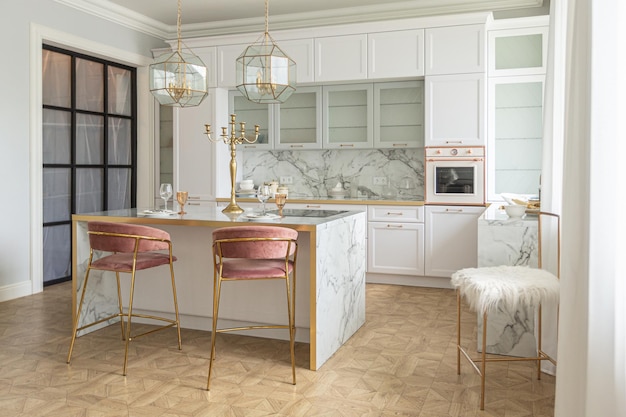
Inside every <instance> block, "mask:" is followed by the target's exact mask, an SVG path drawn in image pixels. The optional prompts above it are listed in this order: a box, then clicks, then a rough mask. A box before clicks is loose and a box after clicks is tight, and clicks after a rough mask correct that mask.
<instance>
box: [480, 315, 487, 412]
mask: <svg viewBox="0 0 626 417" xmlns="http://www.w3.org/2000/svg"><path fill="white" fill-rule="evenodd" d="M482 362H483V363H482V366H481V372H480V409H481V410H484V409H485V378H486V376H487V375H486V370H487V312H486V311H483V351H482Z"/></svg>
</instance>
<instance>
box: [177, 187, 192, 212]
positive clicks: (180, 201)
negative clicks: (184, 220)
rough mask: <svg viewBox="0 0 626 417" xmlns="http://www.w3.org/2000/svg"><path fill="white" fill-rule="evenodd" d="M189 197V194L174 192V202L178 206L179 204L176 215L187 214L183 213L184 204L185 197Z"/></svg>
mask: <svg viewBox="0 0 626 417" xmlns="http://www.w3.org/2000/svg"><path fill="white" fill-rule="evenodd" d="M188 196H189V193H188V192H187V191H177V192H176V201H178V204H180V211H179V212H178V214H180V215H183V214H186V213H187V212H186V211H185V203H186V202H187V197H188Z"/></svg>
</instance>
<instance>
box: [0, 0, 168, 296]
mask: <svg viewBox="0 0 626 417" xmlns="http://www.w3.org/2000/svg"><path fill="white" fill-rule="evenodd" d="M33 24H34V25H35V27H39V28H40V29H43V31H40V33H44V35H45V34H46V33H51V32H54V33H55V36H54V37H55V38H57V39H60V40H61V45H60V46H63V41H62V40H63V39H65V38H68V39H74V40H76V41H77V43H79V44H81V43H82V44H84V45H98V46H101V48H100V50H101V51H116V50H118V49H119V50H121V51H124V52H125V56H126V57H145V60H146V62H149V61H147V60H149V59H150V58H149V57H151V52H150V50H151V49H152V48H157V47H164V46H165V44H164V42H162V41H161V40H159V39H156V38H153V37H150V36H147V35H144V34H140V33H137V32H134V31H132V30H130V29H127V28H124V27H121V26H118V25H116V24H113V23H111V22H109V21H105V20H102V19H99V18H96V17H94V16H91V15H88V14H84V13H82V12H79V11H77V10H74V9H71V8H69V7H66V6H63V5H60V4H58V3H56V2H55V1H53V0H21V1H19V2H12V3H11V6H10V8H7V10H5V12H4V14H3V18H2V25H0V38H1V39H3V40H4V42H3V52H2V55H3V56H2V60H1V61H0V62H1V64H0V79H1V80H2V91H3V93H4V94H3V98H2V99H1V100H0V141H1V146H2V152H0V178H2V179H3V184H4V186H3V187H2V192H3V197H4V198H3V201H2V204H1V205H0V231H2V234H1V235H0V301H3V300H6V299H10V298H15V297H18V296H23V295H28V294H30V293H31V292H33V284H35V286H34V292H37V291H39V290H40V284H39V285H37V284H36V283H37V282H40V281H41V277H40V276H32V275H33V274H38V273H40V271H38V270H37V267H38V266H37V264H36V262H33V260H36V259H38V258H39V256H40V255H39V254H33V253H31V250H32V248H31V246H32V243H33V242H32V241H31V239H32V238H31V234H32V232H33V230H31V223H33V222H32V220H33V217H32V213H31V208H34V212H35V214H37V207H38V206H39V207H40V204H38V202H37V201H33V200H32V199H31V191H32V190H31V184H32V180H33V178H31V176H32V175H33V174H32V172H34V173H35V177H36V176H37V170H35V171H31V168H33V167H31V166H30V164H31V149H30V140H31V134H33V133H36V132H33V131H32V130H34V129H32V127H31V126H36V124H32V120H31V119H32V118H33V115H31V103H32V102H33V96H36V91H34V90H33V89H32V88H31V87H32V82H33V81H32V79H31V52H32V48H31V30H32V25H33ZM66 35H67V36H66ZM133 60H134V61H136V62H137V61H141V59H137V58H135V59H133ZM144 65H145V64H144ZM144 73H145V70H144ZM146 88H147V85H146ZM140 104H143V105H144V106H146V105H148V106H150V105H151V102H150V101H147V100H143V102H140ZM140 111H141V109H140ZM145 127H146V126H144V130H143V131H144V132H149V131H150V129H145ZM147 136H148V134H144V137H140V138H139V141H140V142H147V141H151V140H152V138H150V137H147ZM34 179H35V180H36V182H37V181H41V179H40V178H34ZM40 227H41V226H40V224H39V225H35V228H40ZM35 236H37V234H36V233H35ZM36 243H38V242H36ZM35 246H37V245H35ZM31 279H32V281H31Z"/></svg>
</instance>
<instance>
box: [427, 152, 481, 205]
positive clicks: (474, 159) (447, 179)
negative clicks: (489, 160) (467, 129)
mask: <svg viewBox="0 0 626 417" xmlns="http://www.w3.org/2000/svg"><path fill="white" fill-rule="evenodd" d="M424 156H425V164H424V171H425V172H424V184H425V185H424V189H425V194H426V195H425V201H426V204H463V205H483V204H485V148H484V147H482V146H459V147H448V146H442V147H427V148H425V152H424Z"/></svg>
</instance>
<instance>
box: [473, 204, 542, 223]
mask: <svg viewBox="0 0 626 417" xmlns="http://www.w3.org/2000/svg"><path fill="white" fill-rule="evenodd" d="M503 207H504V206H503V205H502V204H500V203H493V204H491V205H490V206H489V207H488V208H487V210H485V212H484V213H483V214H482V215H481V216H480V217H479V218H478V224H479V225H490V226H526V225H527V224H529V223H535V224H536V223H537V219H538V217H537V215H536V214H529V213H526V214H525V215H524V216H522V217H521V218H511V217H509V216H508V215H507V214H506V212H505V211H504V208H503Z"/></svg>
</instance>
